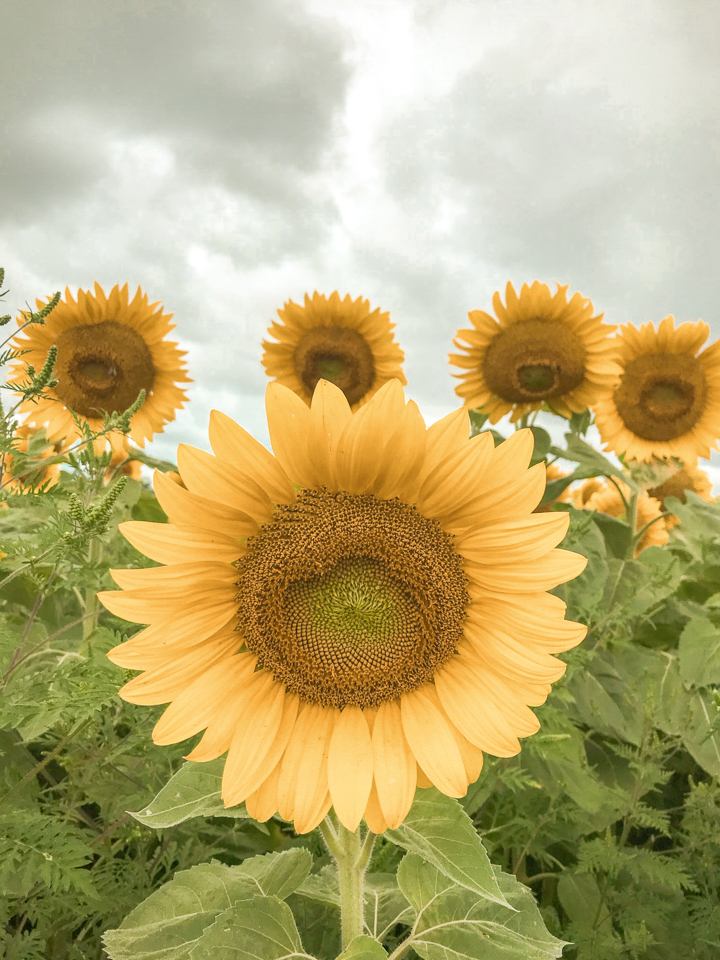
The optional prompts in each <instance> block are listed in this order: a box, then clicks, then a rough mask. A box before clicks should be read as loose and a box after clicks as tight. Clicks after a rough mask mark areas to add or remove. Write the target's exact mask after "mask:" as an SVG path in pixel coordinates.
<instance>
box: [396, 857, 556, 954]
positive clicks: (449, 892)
mask: <svg viewBox="0 0 720 960" xmlns="http://www.w3.org/2000/svg"><path fill="white" fill-rule="evenodd" d="M493 872H494V877H495V879H496V882H497V884H498V889H500V890H501V891H502V894H503V896H504V898H505V900H506V903H507V906H506V907H504V906H502V905H501V904H498V903H491V902H490V901H488V900H487V899H486V898H480V897H478V896H477V894H475V893H474V892H473V891H471V890H468V889H467V888H466V887H461V886H458V885H457V884H455V883H452V881H450V880H449V879H448V878H447V877H446V876H443V875H442V874H441V873H440V871H438V870H437V868H436V867H435V866H433V865H432V864H430V863H427V862H425V861H424V860H422V858H420V857H418V856H416V855H414V854H408V855H407V856H406V857H405V858H404V859H403V861H402V863H401V864H400V866H399V868H398V883H399V885H400V888H401V889H402V891H403V893H404V894H405V896H406V897H407V898H408V900H409V901H410V902H411V903H412V905H413V908H414V909H415V912H416V914H417V919H416V921H415V925H414V926H413V929H412V932H411V934H410V936H409V938H408V940H407V941H405V943H407V944H408V945H411V946H412V948H413V950H415V952H416V953H419V954H420V956H421V957H424V958H425V960H446V958H447V957H448V956H452V957H453V958H455V960H465V958H467V960H475V958H477V957H482V958H483V960H507V958H508V957H513V956H514V957H517V958H518V960H521V958H522V960H551V958H556V957H559V956H560V955H561V954H562V951H563V947H564V946H565V942H564V941H562V940H558V939H556V938H555V937H553V936H552V934H550V933H549V932H548V931H547V929H546V928H545V924H544V923H543V920H542V917H541V915H540V911H539V909H538V907H537V903H536V902H535V898H534V897H533V895H532V892H531V891H530V890H529V889H528V888H527V887H525V886H523V884H521V883H518V881H517V880H516V879H515V877H513V876H511V875H510V874H506V873H503V872H502V870H501V869H500V868H499V867H493Z"/></svg>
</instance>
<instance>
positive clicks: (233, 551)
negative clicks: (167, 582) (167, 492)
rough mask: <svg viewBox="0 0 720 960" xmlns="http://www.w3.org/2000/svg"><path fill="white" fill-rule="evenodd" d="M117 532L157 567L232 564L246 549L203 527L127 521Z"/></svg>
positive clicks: (234, 541) (230, 539)
mask: <svg viewBox="0 0 720 960" xmlns="http://www.w3.org/2000/svg"><path fill="white" fill-rule="evenodd" d="M118 530H119V531H120V533H122V535H123V536H124V537H125V539H126V540H128V541H129V542H130V543H131V544H132V545H133V546H134V547H135V549H136V550H139V551H140V553H144V554H145V556H146V557H150V559H151V560H157V561H158V563H187V562H189V561H193V560H213V561H218V562H226V563H233V562H234V561H235V560H237V559H238V557H240V556H242V555H243V554H244V553H245V548H244V547H243V546H242V545H241V544H240V543H239V542H238V541H237V540H233V539H232V538H231V537H226V536H223V534H222V533H217V532H216V531H213V530H203V529H202V527H190V526H176V525H175V524H172V523H149V522H147V521H145V520H126V521H125V522H124V523H120V524H118Z"/></svg>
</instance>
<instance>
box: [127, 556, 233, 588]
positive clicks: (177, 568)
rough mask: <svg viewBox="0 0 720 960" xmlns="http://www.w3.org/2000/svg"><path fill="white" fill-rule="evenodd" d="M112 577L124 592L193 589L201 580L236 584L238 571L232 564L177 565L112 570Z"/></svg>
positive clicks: (209, 562) (203, 562)
mask: <svg viewBox="0 0 720 960" xmlns="http://www.w3.org/2000/svg"><path fill="white" fill-rule="evenodd" d="M110 576H111V577H112V578H113V580H114V581H115V583H116V584H117V585H118V586H119V587H122V589H123V590H133V589H136V588H137V589H142V588H143V587H151V586H156V585H158V584H167V585H168V586H170V587H181V586H182V587H192V586H194V585H195V584H196V583H197V582H198V581H199V580H218V581H220V582H222V583H235V581H236V580H237V578H238V573H237V569H236V568H235V567H234V566H233V565H232V564H231V563H213V562H212V561H201V562H199V563H177V564H173V565H172V566H169V567H168V566H165V567H139V568H136V569H123V568H122V567H120V568H118V569H116V570H111V571H110Z"/></svg>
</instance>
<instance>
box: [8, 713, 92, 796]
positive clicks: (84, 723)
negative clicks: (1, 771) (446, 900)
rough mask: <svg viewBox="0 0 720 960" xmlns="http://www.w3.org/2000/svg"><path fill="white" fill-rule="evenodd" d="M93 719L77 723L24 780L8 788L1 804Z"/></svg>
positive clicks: (35, 774) (20, 788) (39, 770)
mask: <svg viewBox="0 0 720 960" xmlns="http://www.w3.org/2000/svg"><path fill="white" fill-rule="evenodd" d="M91 720H92V717H88V718H87V719H86V720H83V721H82V722H81V723H79V724H78V725H77V727H75V729H74V730H71V731H70V733H69V734H68V735H67V736H66V737H63V739H62V740H61V741H60V743H59V744H58V745H57V746H56V747H55V749H54V750H52V751H51V752H50V753H49V754H48V755H47V756H46V757H45V759H44V760H41V761H40V763H38V764H36V765H35V766H34V767H33V769H32V770H28V772H27V773H26V774H25V776H24V777H23V778H22V780H18V782H17V783H16V784H15V785H14V786H13V787H11V788H10V790H8V792H7V793H6V794H5V796H3V797H0V805H2V804H3V803H5V801H6V800H9V799H10V797H12V796H13V795H14V794H16V793H18V792H19V791H20V790H22V788H23V787H24V786H25V784H26V783H29V782H30V781H31V780H32V779H33V777H35V776H37V774H38V773H40V772H41V770H44V769H45V767H46V766H47V765H48V764H49V763H50V761H51V760H54V759H55V757H56V756H57V755H58V754H59V753H62V751H63V750H64V749H65V747H66V746H67V745H68V743H70V741H71V740H74V739H75V737H76V736H77V735H78V734H79V733H82V731H83V730H84V729H85V727H87V726H89V724H90V721H91Z"/></svg>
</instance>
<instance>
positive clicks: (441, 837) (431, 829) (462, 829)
mask: <svg viewBox="0 0 720 960" xmlns="http://www.w3.org/2000/svg"><path fill="white" fill-rule="evenodd" d="M385 837H386V838H387V839H388V840H390V841H392V843H396V844H397V845H398V846H399V847H403V848H404V849H405V850H407V851H408V852H409V853H416V854H419V855H420V856H421V857H422V858H423V859H424V860H427V861H428V862H429V863H431V864H433V865H434V866H435V867H436V868H437V869H438V870H440V871H441V873H443V874H444V875H445V876H446V877H449V878H450V879H451V880H453V881H454V882H455V883H457V884H459V885H460V886H461V887H464V888H466V889H467V890H472V891H473V892H474V893H476V894H479V895H480V896H481V897H484V898H485V899H487V900H492V901H493V902H494V903H500V904H502V905H503V906H505V907H508V906H509V903H508V902H507V900H506V899H505V897H504V895H503V893H502V891H501V890H500V887H499V886H498V882H497V879H496V877H495V874H494V873H493V868H492V864H491V863H490V859H489V858H488V855H487V852H486V851H485V847H484V846H483V845H482V842H481V840H480V837H479V836H478V835H477V832H476V830H475V828H474V827H473V825H472V822H471V820H470V818H469V817H468V815H467V814H466V813H465V811H464V810H463V808H462V807H461V806H460V804H459V803H458V802H457V800H453V799H451V798H450V797H446V796H445V795H444V794H442V793H440V791H439V790H436V789H435V788H434V787H433V788H431V789H429V790H418V791H417V793H416V794H415V802H414V803H413V805H412V807H411V809H410V813H409V814H408V815H407V817H406V818H405V820H404V822H403V823H402V824H401V825H400V826H399V827H398V828H397V829H396V830H388V831H387V832H386V833H385Z"/></svg>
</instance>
